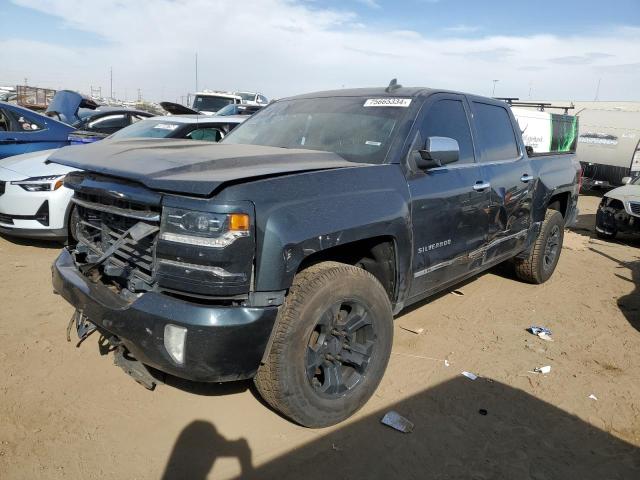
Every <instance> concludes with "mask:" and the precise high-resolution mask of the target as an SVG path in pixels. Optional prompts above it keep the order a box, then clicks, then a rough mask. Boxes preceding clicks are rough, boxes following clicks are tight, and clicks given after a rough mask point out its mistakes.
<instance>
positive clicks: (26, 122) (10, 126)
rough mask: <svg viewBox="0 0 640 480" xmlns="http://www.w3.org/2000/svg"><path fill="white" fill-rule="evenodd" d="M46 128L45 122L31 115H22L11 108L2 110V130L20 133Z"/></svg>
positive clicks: (0, 126) (0, 116) (0, 114)
mask: <svg viewBox="0 0 640 480" xmlns="http://www.w3.org/2000/svg"><path fill="white" fill-rule="evenodd" d="M44 128H45V124H44V123H43V122H42V121H40V120H37V119H34V118H32V117H31V116H27V115H22V114H20V113H17V112H12V111H10V110H4V111H3V110H0V131H13V132H20V133H28V132H37V131H40V130H42V129H44Z"/></svg>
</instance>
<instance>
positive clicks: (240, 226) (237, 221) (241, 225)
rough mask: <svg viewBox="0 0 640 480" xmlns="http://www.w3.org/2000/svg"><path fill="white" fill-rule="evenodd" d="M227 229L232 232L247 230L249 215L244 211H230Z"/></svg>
mask: <svg viewBox="0 0 640 480" xmlns="http://www.w3.org/2000/svg"><path fill="white" fill-rule="evenodd" d="M229 230H230V231H232V232H246V231H248V230H249V215H247V214H246V213H232V214H231V215H229Z"/></svg>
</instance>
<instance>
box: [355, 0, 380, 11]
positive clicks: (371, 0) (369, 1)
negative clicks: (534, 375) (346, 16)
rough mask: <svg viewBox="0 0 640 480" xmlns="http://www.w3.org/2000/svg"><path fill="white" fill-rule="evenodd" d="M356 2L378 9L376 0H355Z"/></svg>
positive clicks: (378, 5)
mask: <svg viewBox="0 0 640 480" xmlns="http://www.w3.org/2000/svg"><path fill="white" fill-rule="evenodd" d="M356 2H357V3H361V4H362V5H364V6H365V7H369V8H375V9H379V8H380V4H379V3H378V2H377V1H376V0H356Z"/></svg>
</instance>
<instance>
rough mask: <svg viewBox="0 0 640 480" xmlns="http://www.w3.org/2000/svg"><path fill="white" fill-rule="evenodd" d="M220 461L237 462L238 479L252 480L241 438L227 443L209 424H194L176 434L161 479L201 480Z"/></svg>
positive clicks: (249, 465)
mask: <svg viewBox="0 0 640 480" xmlns="http://www.w3.org/2000/svg"><path fill="white" fill-rule="evenodd" d="M220 457H231V458H237V459H238V463H239V464H240V468H241V471H242V477H241V478H255V477H254V476H253V464H252V462H251V449H250V448H249V444H248V443H247V441H246V440H245V439H244V438H241V439H239V440H227V439H226V438H224V437H223V436H222V435H220V434H219V433H218V432H217V430H216V429H215V427H214V426H213V425H212V424H211V423H209V422H207V421H204V420H196V421H194V422H191V423H190V424H189V425H187V427H185V429H184V430H182V432H181V433H180V436H179V437H178V439H177V440H176V443H175V445H174V446H173V450H172V451H171V456H170V457H169V461H168V462H167V466H166V468H165V471H164V474H163V475H162V479H163V480H173V479H189V480H200V479H202V480H204V479H206V478H207V476H208V474H209V472H210V471H211V469H212V467H213V465H214V464H215V462H216V459H218V458H220Z"/></svg>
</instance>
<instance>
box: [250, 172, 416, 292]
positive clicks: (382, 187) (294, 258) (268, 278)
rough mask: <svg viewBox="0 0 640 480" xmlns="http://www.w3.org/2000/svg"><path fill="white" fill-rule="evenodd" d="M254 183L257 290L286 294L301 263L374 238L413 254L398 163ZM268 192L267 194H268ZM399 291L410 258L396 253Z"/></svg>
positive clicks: (406, 197) (312, 173)
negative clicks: (385, 238)
mask: <svg viewBox="0 0 640 480" xmlns="http://www.w3.org/2000/svg"><path fill="white" fill-rule="evenodd" d="M265 182H266V184H265V185H262V186H259V185H258V184H257V183H260V182H257V183H256V185H254V187H255V189H256V192H258V191H260V192H262V193H261V194H255V193H254V195H252V198H253V201H254V203H255V205H256V219H257V253H256V269H255V289H256V291H275V290H285V289H287V288H289V287H290V286H291V283H292V281H293V277H294V275H295V273H296V272H297V270H298V268H299V266H300V264H301V263H302V261H303V260H304V259H305V258H307V257H308V256H309V255H312V254H314V253H317V252H320V251H322V250H326V249H329V248H333V247H337V246H341V245H345V244H348V243H351V242H355V241H358V240H364V239H368V238H373V237H380V236H388V237H392V238H393V239H394V241H395V243H396V246H397V251H399V252H410V251H411V250H410V248H411V229H410V212H409V208H408V205H409V203H408V198H409V192H408V188H407V184H406V181H405V179H404V176H403V174H402V172H401V171H400V168H399V166H398V165H378V166H364V167H355V168H345V169H335V170H328V171H320V172H309V173H306V174H299V175H293V176H287V177H281V178H277V179H270V180H268V181H265ZM265 192H268V193H265ZM397 268H398V282H399V283H398V291H400V292H401V291H403V289H404V287H403V284H404V278H405V276H406V272H407V271H408V270H409V256H408V255H404V256H403V255H398V259H397Z"/></svg>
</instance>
